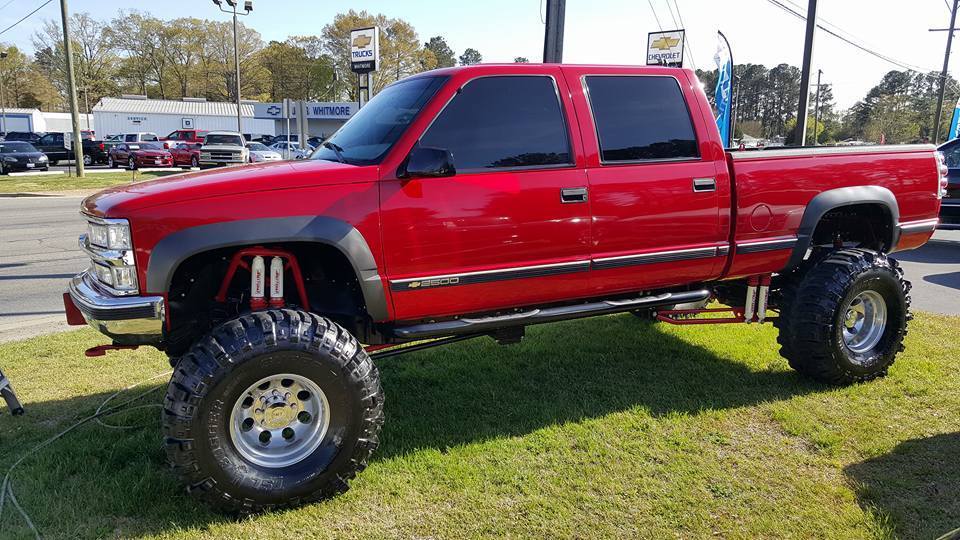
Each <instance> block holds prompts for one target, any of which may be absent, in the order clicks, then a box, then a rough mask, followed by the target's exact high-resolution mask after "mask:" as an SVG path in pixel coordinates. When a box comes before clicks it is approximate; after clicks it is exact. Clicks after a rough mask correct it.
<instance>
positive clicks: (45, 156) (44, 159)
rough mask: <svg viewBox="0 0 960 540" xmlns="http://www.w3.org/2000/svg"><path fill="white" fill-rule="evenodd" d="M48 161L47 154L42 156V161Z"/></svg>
mask: <svg viewBox="0 0 960 540" xmlns="http://www.w3.org/2000/svg"><path fill="white" fill-rule="evenodd" d="M47 159H48V158H47V155H46V154H44V155H42V156H40V161H47Z"/></svg>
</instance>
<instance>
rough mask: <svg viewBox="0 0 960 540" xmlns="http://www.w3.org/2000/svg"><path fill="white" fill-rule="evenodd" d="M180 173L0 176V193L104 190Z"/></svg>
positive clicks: (130, 172)
mask: <svg viewBox="0 0 960 540" xmlns="http://www.w3.org/2000/svg"><path fill="white" fill-rule="evenodd" d="M182 172H183V171H182V170H180V169H170V172H166V171H164V172H156V173H154V172H148V173H141V172H136V171H124V172H116V173H96V172H89V173H87V175H86V176H85V177H83V178H77V177H76V176H67V175H66V174H63V175H57V176H0V193H42V192H45V191H73V190H80V189H83V190H89V189H104V188H108V187H111V186H116V185H120V184H129V183H131V182H134V181H137V182H139V181H141V180H150V179H153V178H159V177H161V176H167V175H170V174H179V173H182Z"/></svg>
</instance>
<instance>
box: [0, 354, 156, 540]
mask: <svg viewBox="0 0 960 540" xmlns="http://www.w3.org/2000/svg"><path fill="white" fill-rule="evenodd" d="M171 373H173V372H172V371H165V372H163V373H158V374H157V375H154V376H152V377H148V378H146V379H143V380H142V381H138V382H136V383H133V384H131V385H130V386H127V387H126V388H121V389H120V390H117V391H116V392H114V393H113V394H111V395H110V396H109V397H107V399H105V400H103V402H102V403H100V406H99V407H97V410H96V411H95V412H94V413H93V414H92V415H90V416H87V417H86V418H82V419H80V420H78V421H76V422H74V423H73V424H71V425H70V426H68V427H67V428H66V429H64V430H63V431H61V432H59V433H57V434H56V435H54V436H52V437H50V438H48V439H46V440H44V441H43V442H41V443H40V444H38V445H36V446H34V447H33V448H31V449H30V450H27V451H26V452H24V454H23V455H21V456H20V458H19V459H17V461H15V462H14V463H13V465H11V466H10V468H9V469H7V472H6V474H4V476H3V482H2V483H0V516H2V515H3V508H4V505H5V503H6V499H7V498H9V499H10V504H11V505H13V507H14V509H16V510H17V512H18V513H19V514H20V517H22V518H23V521H24V522H25V523H26V524H27V527H28V528H29V529H30V531H31V532H33V535H34V536H35V537H36V538H37V539H39V538H41V536H40V531H39V529H37V526H36V525H35V524H34V523H33V520H32V519H30V514H28V513H27V512H26V510H24V509H23V506H21V505H20V502H19V501H17V497H16V495H15V494H14V492H13V483H12V482H11V481H10V475H11V474H12V473H13V471H14V470H15V469H16V468H17V467H19V466H20V464H22V463H23V462H24V461H25V460H26V459H27V458H28V457H30V456H32V455H34V454H36V453H38V452H39V451H40V450H43V449H44V448H46V447H47V446H49V445H51V444H53V443H54V442H56V441H58V440H60V439H61V438H63V437H64V436H66V435H67V434H68V433H70V432H71V431H73V430H75V429H77V428H78V427H80V426H82V425H84V424H87V423H89V422H91V421H96V422H97V423H98V424H100V425H101V426H103V427H106V428H110V429H135V428H138V427H143V426H142V425H134V426H128V425H119V424H108V423H106V422H104V421H103V420H102V419H103V418H107V417H110V416H113V415H115V414H118V413H121V412H129V411H133V410H137V409H147V408H153V407H161V405H160V404H159V403H149V404H145V405H137V406H134V407H127V405H130V404H131V403H134V402H136V401H139V400H140V399H143V398H144V397H146V396H148V395H150V394H153V393H154V392H157V391H158V390H160V389H161V388H162V387H157V388H151V389H150V390H147V391H145V392H141V393H140V394H137V395H136V396H134V397H132V398H130V399H127V400H124V401H122V402H120V403H119V404H117V405H114V406H113V407H109V408H106V406H107V404H108V403H110V402H111V401H113V399H114V398H116V397H117V396H119V395H120V394H122V393H123V392H127V391H129V390H133V389H134V388H136V387H138V386H140V385H143V384H146V383H148V382H150V381H154V380H156V379H159V378H161V377H167V376H169V375H170V374H171ZM2 533H3V529H0V536H2Z"/></svg>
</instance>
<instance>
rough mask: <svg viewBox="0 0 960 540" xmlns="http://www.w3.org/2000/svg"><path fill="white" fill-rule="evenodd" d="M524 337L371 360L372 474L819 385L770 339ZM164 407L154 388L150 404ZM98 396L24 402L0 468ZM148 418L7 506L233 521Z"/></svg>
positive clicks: (629, 329)
mask: <svg viewBox="0 0 960 540" xmlns="http://www.w3.org/2000/svg"><path fill="white" fill-rule="evenodd" d="M529 334H530V336H529V337H528V338H527V339H526V340H525V341H524V342H523V343H522V344H518V345H512V346H507V347H502V346H499V345H497V344H495V343H494V342H493V341H492V340H490V339H489V338H480V339H477V340H474V341H469V342H465V343H460V344H456V345H452V346H448V347H441V348H437V349H433V350H429V351H424V352H419V353H411V354H409V355H407V356H401V357H396V358H390V359H384V360H383V361H382V362H380V366H379V367H380V370H381V378H382V383H383V387H384V391H385V393H386V417H387V418H386V424H385V426H384V429H383V432H382V436H381V446H380V449H379V450H378V451H377V453H376V454H375V455H374V457H373V462H374V463H372V466H375V464H376V462H377V461H379V460H384V459H389V458H397V457H399V456H403V455H407V454H413V453H416V452H417V451H418V450H421V449H428V448H433V449H439V450H441V451H445V450H446V449H447V448H450V447H453V446H456V445H462V444H470V443H474V442H479V441H483V440H487V439H491V438H497V437H509V436H516V435H523V434H527V433H530V432H532V431H535V430H537V429H540V428H543V427H546V426H550V425H553V424H558V423H565V422H577V421H581V420H585V419H590V418H597V417H602V416H604V415H607V414H610V413H615V412H620V411H624V410H630V409H635V408H639V409H642V410H645V411H647V412H648V413H649V414H651V415H653V416H662V415H669V414H673V413H680V414H693V415H695V414H697V413H699V412H701V411H706V410H722V409H729V408H736V407H743V406H750V405H755V404H759V403H762V402H766V401H774V400H780V399H786V398H790V397H792V396H795V395H799V394H805V393H809V392H815V391H819V390H821V389H823V388H825V387H823V386H821V385H818V384H816V383H812V382H808V381H807V380H805V379H802V378H801V377H799V376H798V375H796V374H795V373H793V372H792V371H789V369H788V368H787V367H786V363H785V362H783V361H781V360H779V359H778V357H777V355H776V344H775V342H774V341H773V339H772V335H773V334H772V332H767V331H763V332H761V331H757V332H746V334H747V335H748V341H747V342H744V343H741V344H738V345H737V347H736V348H735V349H734V348H731V349H730V350H735V351H737V352H736V354H735V356H736V357H732V358H726V357H723V356H721V355H718V354H717V353H715V352H713V351H711V350H708V349H706V348H703V347H700V346H698V345H695V344H692V343H690V342H687V341H684V340H682V339H680V338H678V337H676V336H674V335H671V334H669V333H665V332H663V331H661V329H660V327H658V326H655V325H653V324H651V323H650V322H646V321H641V320H639V319H636V318H635V317H632V316H630V315H622V316H615V317H602V318H597V319H592V320H585V321H572V322H566V323H558V324H552V325H545V326H541V327H536V328H532V329H530V330H529ZM731 339H735V338H731ZM78 354H79V352H78ZM159 386H160V385H158V387H159ZM145 388H146V387H145ZM138 392H139V389H138ZM160 396H162V390H161V391H160V392H157V393H154V394H152V395H151V402H153V403H157V402H159V401H160ZM106 397H107V395H106V394H104V395H93V396H91V395H87V396H83V397H78V398H74V399H73V400H67V401H59V402H58V401H50V402H41V403H31V404H28V405H27V407H28V415H27V416H26V417H23V418H24V420H26V421H28V422H31V425H30V427H29V428H26V429H24V430H22V431H23V433H22V435H24V436H25V438H24V440H23V441H22V443H18V444H12V441H11V440H10V439H9V438H6V437H4V438H6V440H3V439H0V460H2V462H4V463H7V464H9V463H11V462H12V460H13V458H14V456H18V455H20V453H21V452H22V451H23V449H24V448H27V447H32V446H33V445H34V444H35V443H36V442H39V441H40V440H42V439H43V438H45V437H48V436H50V435H52V434H53V433H55V432H56V431H58V430H59V429H62V428H63V427H65V426H66V424H63V423H56V424H55V425H54V423H53V422H49V420H45V419H47V418H55V417H60V416H62V415H64V414H65V412H67V411H71V410H73V411H84V412H83V414H86V411H92V410H93V409H95V408H96V406H97V405H99V403H100V402H101V401H103V400H104V399H105V398H106ZM156 413H157V409H147V410H141V411H135V412H131V413H129V418H116V419H111V421H112V422H121V423H128V422H132V423H142V424H144V425H143V427H140V428H137V429H133V430H115V429H108V428H104V427H102V426H98V425H95V424H90V425H87V426H84V427H82V428H79V429H78V430H77V431H76V432H74V433H71V434H70V435H68V436H67V437H66V438H65V439H63V440H62V441H59V442H57V443H55V444H54V445H52V446H50V447H48V448H47V449H46V450H45V451H44V452H43V453H41V454H39V455H37V456H35V457H32V458H30V459H29V460H28V461H27V462H25V463H24V465H23V466H22V467H21V468H19V469H18V470H17V472H16V473H15V474H14V488H15V489H16V490H17V497H18V498H19V500H20V502H21V504H23V506H24V507H25V508H26V509H27V511H28V512H30V514H31V515H32V517H33V519H34V521H35V523H36V524H37V526H38V527H39V529H40V531H41V532H42V533H43V534H44V536H45V537H48V538H55V537H60V536H62V537H94V536H129V535H136V534H144V533H160V532H171V531H176V530H177V529H179V528H189V527H200V528H203V527H206V526H209V525H212V524H214V523H218V522H224V521H228V520H229V518H226V517H224V516H220V515H216V514H213V513H211V512H210V511H208V510H207V509H206V507H204V506H203V505H202V504H200V503H197V502H195V501H193V500H192V499H190V498H189V497H187V496H186V495H185V494H184V493H183V490H182V488H181V487H180V486H179V485H178V484H177V483H176V481H175V479H174V478H173V477H172V475H170V474H169V473H168V472H167V470H166V466H165V463H164V454H163V451H162V448H161V444H160V434H159V429H158V426H157V424H158V423H157V417H156ZM78 414H79V413H78ZM16 422H17V420H11V419H10V418H9V417H6V416H5V417H0V433H2V432H4V431H7V432H8V435H12V436H16V432H15V431H16V430H15V429H14V427H13V426H15V425H16ZM45 425H46V426H47V427H43V426H45ZM3 456H5V457H3ZM8 532H16V533H18V534H25V535H28V533H29V531H28V530H27V529H25V528H23V524H22V521H21V520H20V518H19V517H18V516H17V515H16V514H15V513H14V512H13V511H12V509H10V508H9V507H8V508H7V509H6V510H4V512H3V515H2V516H0V536H3V537H7V536H8Z"/></svg>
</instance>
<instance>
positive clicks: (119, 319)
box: [68, 271, 165, 345]
mask: <svg viewBox="0 0 960 540" xmlns="http://www.w3.org/2000/svg"><path fill="white" fill-rule="evenodd" d="M68 292H69V294H70V299H71V300H72V301H73V304H74V305H75V306H77V309H79V310H80V312H81V313H82V314H83V318H84V319H86V321H87V324H89V325H90V326H92V327H93V328H96V329H97V330H99V331H100V332H102V333H103V334H105V335H107V336H108V337H110V338H112V339H113V341H114V342H115V343H118V344H121V345H157V344H159V343H160V341H161V340H162V339H163V324H164V320H165V317H164V309H165V308H164V299H163V297H162V296H113V295H111V294H109V293H108V292H106V291H104V290H103V289H102V288H101V287H100V286H99V285H98V284H97V283H96V282H95V280H94V278H93V277H91V276H89V275H88V273H87V272H86V271H84V272H81V273H80V274H77V275H76V276H75V277H74V278H73V279H72V280H70V285H69V288H68Z"/></svg>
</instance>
